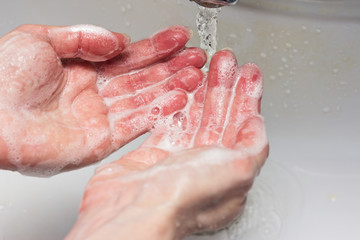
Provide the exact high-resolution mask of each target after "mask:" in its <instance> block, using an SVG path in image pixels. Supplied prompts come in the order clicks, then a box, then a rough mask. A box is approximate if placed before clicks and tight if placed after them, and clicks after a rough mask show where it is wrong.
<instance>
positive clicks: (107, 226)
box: [66, 207, 181, 240]
mask: <svg viewBox="0 0 360 240" xmlns="http://www.w3.org/2000/svg"><path fill="white" fill-rule="evenodd" d="M109 212H111V211H108V213H109ZM102 213H104V212H103V209H101V210H99V211H93V213H90V214H89V213H85V214H80V216H79V219H78V221H77V222H76V224H75V226H74V228H73V229H72V231H71V232H70V234H69V235H68V236H67V238H66V240H77V239H91V240H98V239H99V240H102V239H109V240H111V239H132V240H143V239H147V240H177V239H181V238H180V237H181V236H180V235H179V231H178V230H179V229H178V227H177V224H176V219H175V211H174V210H173V209H172V208H169V207H158V208H152V209H144V208H137V207H127V208H126V209H125V210H124V211H122V212H121V213H120V214H116V213H115V214H113V215H112V216H108V218H102V217H101V216H100V215H101V214H102ZM109 215H110V214H109Z"/></svg>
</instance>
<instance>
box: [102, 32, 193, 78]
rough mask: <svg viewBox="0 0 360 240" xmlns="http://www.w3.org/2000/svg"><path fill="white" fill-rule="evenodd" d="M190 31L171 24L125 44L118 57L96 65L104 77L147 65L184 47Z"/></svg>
mask: <svg viewBox="0 0 360 240" xmlns="http://www.w3.org/2000/svg"><path fill="white" fill-rule="evenodd" d="M190 37H191V31H190V30H189V29H188V28H186V27H183V26H172V27H169V28H167V29H165V30H163V31H160V32H158V33H156V34H155V35H153V36H152V37H150V38H148V39H144V40H141V41H139V42H135V43H132V44H130V45H129V46H127V48H126V49H125V51H124V52H123V53H122V54H120V55H119V56H118V57H116V58H114V59H112V60H110V61H108V62H106V63H102V64H99V65H98V69H99V72H100V74H101V75H102V76H104V77H113V76H116V75H120V74H122V73H126V72H129V71H131V70H135V69H140V68H143V67H145V66H149V65H151V64H153V63H155V62H158V61H159V60H162V59H164V58H166V57H168V56H170V55H172V54H173V53H175V52H177V51H179V50H180V49H182V48H184V46H185V44H186V42H187V41H188V40H189V39H190Z"/></svg>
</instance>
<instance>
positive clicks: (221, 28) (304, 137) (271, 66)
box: [0, 0, 360, 240]
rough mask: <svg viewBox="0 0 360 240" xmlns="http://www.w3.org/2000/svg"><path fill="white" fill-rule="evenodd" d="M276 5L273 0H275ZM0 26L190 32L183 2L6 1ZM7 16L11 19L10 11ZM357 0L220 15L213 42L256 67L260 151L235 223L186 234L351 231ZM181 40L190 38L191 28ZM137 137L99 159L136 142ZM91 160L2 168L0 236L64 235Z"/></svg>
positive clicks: (305, 235) (354, 228)
mask: <svg viewBox="0 0 360 240" xmlns="http://www.w3.org/2000/svg"><path fill="white" fill-rule="evenodd" d="M275 3H276V4H275ZM3 5H4V6H2V7H1V9H0V34H1V35H4V34H5V33H7V32H9V31H10V30H12V29H13V28H15V27H16V26H18V25H20V24H25V23H32V24H47V25H70V24H79V23H88V24H95V25H99V26H103V27H106V28H108V29H110V30H112V31H118V32H124V33H127V34H129V35H130V36H132V39H133V40H139V39H141V38H144V37H147V36H149V35H150V34H152V33H153V32H155V31H157V30H159V29H161V28H164V27H167V26H169V25H173V24H182V25H186V26H189V27H191V28H192V29H194V33H196V31H195V30H196V27H195V18H196V14H197V12H198V9H197V7H196V5H195V3H190V2H189V1H186V0H151V1H140V0H114V1H95V0H86V1H85V0H75V1H74V0H71V1H70V0H63V1H45V0H33V1H21V0H13V1H8V2H7V4H6V5H5V4H3ZM15 16H16V17H15ZM359 41H360V4H357V2H356V1H344V0H343V1H341V0H332V1H330V0H322V1H307V0H297V1H296V0H293V1H284V0H279V1H265V0H251V1H250V0H240V1H239V3H238V4H237V5H236V6H233V7H224V8H223V9H222V10H221V12H220V14H219V24H218V48H219V49H222V48H225V47H230V48H232V49H233V51H234V52H235V53H236V55H237V58H238V61H239V63H240V64H243V63H246V62H255V63H257V64H258V65H259V66H260V68H261V69H262V70H263V73H264V81H265V89H264V98H263V104H262V112H263V115H264V117H265V120H266V126H267V132H268V137H269V141H270V156H269V159H268V161H267V163H266V165H265V166H264V168H263V169H262V172H261V174H260V176H259V177H258V178H257V180H256V183H255V185H254V187H253V188H252V190H251V191H250V193H249V196H248V204H247V208H246V210H245V212H244V214H243V216H242V217H241V218H239V219H238V220H236V221H235V222H234V223H233V225H231V226H230V227H228V228H227V229H225V230H222V231H220V232H217V233H209V234H202V235H194V236H190V237H188V238H187V240H235V239H236V240H237V239H244V240H255V239H256V240H270V239H271V240H272V239H276V240H288V239H292V240H300V239H301V240H303V239H307V240H319V239H326V240H338V239H347V240H355V239H359V237H360V228H359V222H360V214H359V213H360V205H359V203H360V190H359V189H360V188H359V182H360V152H359V147H360V124H359V123H360V110H359V104H360V77H359V76H360V70H359V66H360V54H359V53H360V45H359ZM189 46H199V38H198V37H197V35H196V34H194V37H193V39H192V40H191V41H190V43H189ZM145 138H146V136H143V137H141V138H139V139H137V140H135V141H133V142H132V143H130V144H128V145H127V146H125V147H123V148H122V149H120V150H119V151H117V152H115V153H114V154H112V155H111V156H109V157H108V158H107V159H105V160H104V161H103V162H102V163H104V162H111V161H114V160H116V159H118V158H120V157H121V156H122V155H123V154H124V153H126V152H128V151H130V150H132V149H135V148H136V147H137V146H139V145H140V144H141V142H142V141H143V140H144V139H145ZM102 163H99V164H97V165H93V166H90V167H87V168H84V169H81V170H77V171H72V172H68V173H63V174H59V175H57V176H53V177H50V178H35V177H28V176H23V175H20V174H18V173H16V172H8V171H0V191H1V193H0V240H8V239H11V240H12V239H16V240H32V239H34V240H35V239H36V240H48V239H52V240H57V239H63V238H64V237H65V236H66V234H67V233H68V232H69V230H70V229H71V227H72V225H73V224H74V222H75V221H76V216H77V210H78V207H79V204H80V201H81V197H82V194H83V191H84V187H85V185H86V183H87V181H88V180H89V178H90V177H91V176H92V174H93V173H94V170H95V168H96V167H97V166H99V165H100V164H102Z"/></svg>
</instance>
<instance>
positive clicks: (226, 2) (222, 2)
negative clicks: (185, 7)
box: [190, 0, 238, 8]
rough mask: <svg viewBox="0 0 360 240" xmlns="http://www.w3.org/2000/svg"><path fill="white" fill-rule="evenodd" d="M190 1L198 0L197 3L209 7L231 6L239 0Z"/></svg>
mask: <svg viewBox="0 0 360 240" xmlns="http://www.w3.org/2000/svg"><path fill="white" fill-rule="evenodd" d="M190 1H193V2H196V3H197V4H199V5H201V6H203V7H208V8H218V7H222V6H231V5H235V4H236V3H237V2H238V0H190Z"/></svg>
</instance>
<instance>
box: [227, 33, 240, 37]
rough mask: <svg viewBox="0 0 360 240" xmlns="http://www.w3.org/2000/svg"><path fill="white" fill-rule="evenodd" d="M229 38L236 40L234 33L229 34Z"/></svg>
mask: <svg viewBox="0 0 360 240" xmlns="http://www.w3.org/2000/svg"><path fill="white" fill-rule="evenodd" d="M229 37H231V38H237V37H238V36H237V35H236V34H235V33H230V35H229Z"/></svg>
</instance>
